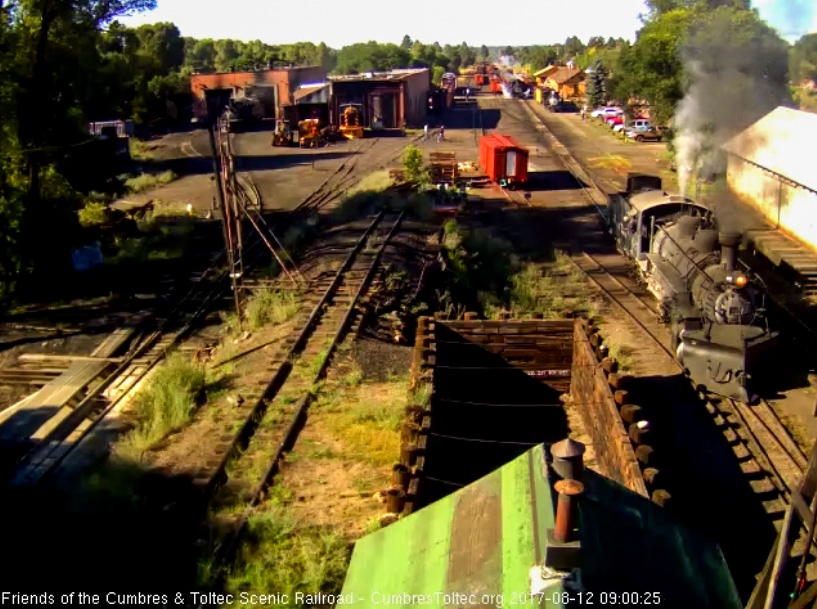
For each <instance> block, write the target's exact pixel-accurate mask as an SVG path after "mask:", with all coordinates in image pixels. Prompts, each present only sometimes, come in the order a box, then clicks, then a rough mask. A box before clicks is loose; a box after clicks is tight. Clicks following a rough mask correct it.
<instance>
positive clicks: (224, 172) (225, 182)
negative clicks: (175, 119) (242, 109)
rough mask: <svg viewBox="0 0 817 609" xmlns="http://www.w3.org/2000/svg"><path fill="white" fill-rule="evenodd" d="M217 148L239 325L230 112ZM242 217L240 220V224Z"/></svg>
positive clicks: (222, 121) (220, 123) (221, 121)
mask: <svg viewBox="0 0 817 609" xmlns="http://www.w3.org/2000/svg"><path fill="white" fill-rule="evenodd" d="M216 129H217V134H216V137H217V141H218V151H219V157H220V160H221V166H220V167H219V169H220V171H219V172H218V174H217V175H218V180H219V189H218V191H219V205H220V208H221V209H220V211H221V219H222V230H223V233H224V246H225V249H226V251H227V265H228V268H229V273H230V283H231V285H232V290H233V301H234V304H235V312H236V316H237V318H238V327H239V329H240V328H241V321H242V320H241V295H240V290H241V280H242V277H243V273H242V272H241V270H240V268H239V266H238V264H237V261H239V260H240V256H241V252H240V242H239V241H238V239H237V238H236V226H235V220H236V214H235V213H234V210H235V205H236V203H235V200H234V198H235V188H234V186H235V174H234V171H233V170H232V155H231V150H230V146H229V141H230V123H229V118H228V117H227V116H222V117H221V118H220V119H219V120H217V122H216ZM240 222H241V220H240V217H239V218H238V223H239V225H240Z"/></svg>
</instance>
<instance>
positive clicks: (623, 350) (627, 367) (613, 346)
mask: <svg viewBox="0 0 817 609" xmlns="http://www.w3.org/2000/svg"><path fill="white" fill-rule="evenodd" d="M604 343H605V344H606V345H607V347H608V349H609V352H608V355H609V356H610V357H612V358H613V359H615V360H616V361H617V362H618V369H619V370H621V371H622V372H632V371H633V370H634V369H635V360H634V359H633V350H632V348H630V347H628V346H627V345H623V344H621V343H618V342H616V341H611V340H610V339H608V340H606V341H604Z"/></svg>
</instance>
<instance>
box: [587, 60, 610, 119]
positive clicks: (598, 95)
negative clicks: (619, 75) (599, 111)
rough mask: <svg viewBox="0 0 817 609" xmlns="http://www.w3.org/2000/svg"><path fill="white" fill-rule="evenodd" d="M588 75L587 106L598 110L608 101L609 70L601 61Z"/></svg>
mask: <svg viewBox="0 0 817 609" xmlns="http://www.w3.org/2000/svg"><path fill="white" fill-rule="evenodd" d="M589 72H590V73H589V74H588V75H587V92H586V97H587V105H588V106H589V107H590V108H598V107H599V106H602V105H603V104H604V102H606V101H607V78H608V72H607V68H605V67H604V64H603V63H602V62H601V60H599V61H597V62H596V63H595V64H594V65H593V66H592V68H591V69H590V70H589Z"/></svg>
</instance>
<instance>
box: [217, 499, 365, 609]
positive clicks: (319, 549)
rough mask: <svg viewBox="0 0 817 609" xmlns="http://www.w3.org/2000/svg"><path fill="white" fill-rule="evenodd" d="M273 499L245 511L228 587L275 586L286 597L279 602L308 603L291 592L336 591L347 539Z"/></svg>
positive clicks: (343, 572)
mask: <svg viewBox="0 0 817 609" xmlns="http://www.w3.org/2000/svg"><path fill="white" fill-rule="evenodd" d="M275 503H276V502H273V505H270V506H268V507H266V508H265V509H264V511H263V512H258V513H256V514H253V515H252V516H250V518H249V521H248V523H247V532H246V533H245V536H244V543H243V544H242V547H241V551H240V555H239V556H238V557H237V559H236V564H235V567H234V568H233V569H232V571H231V572H230V573H229V574H228V576H227V582H226V588H227V592H228V593H232V594H235V595H238V593H240V592H253V593H256V594H263V593H265V592H266V591H273V590H274V591H275V592H276V593H280V594H284V595H287V597H288V599H289V602H288V603H285V604H284V603H282V604H280V605H279V606H281V607H305V606H307V605H305V604H296V603H295V593H296V592H302V593H304V594H316V593H324V594H338V593H339V592H340V589H341V587H342V585H343V579H344V577H345V575H346V567H347V564H348V560H349V552H348V548H347V544H346V541H345V540H344V539H343V537H341V536H340V535H338V534H337V533H336V532H334V531H333V530H332V528H331V527H316V526H309V525H306V524H304V523H301V522H298V520H296V519H295V518H294V517H293V516H292V514H291V513H290V512H289V511H288V510H286V508H285V507H284V506H282V505H276V504H275Z"/></svg>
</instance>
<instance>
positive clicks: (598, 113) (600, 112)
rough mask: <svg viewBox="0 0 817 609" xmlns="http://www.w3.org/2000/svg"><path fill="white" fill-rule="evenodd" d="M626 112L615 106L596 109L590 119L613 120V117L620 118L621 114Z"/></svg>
mask: <svg viewBox="0 0 817 609" xmlns="http://www.w3.org/2000/svg"><path fill="white" fill-rule="evenodd" d="M623 113H624V112H623V111H622V110H621V108H616V107H615V106H607V107H606V108H596V109H595V110H593V111H592V112H591V113H590V118H603V119H605V120H606V119H607V118H612V117H613V116H618V115H619V114H623Z"/></svg>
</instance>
